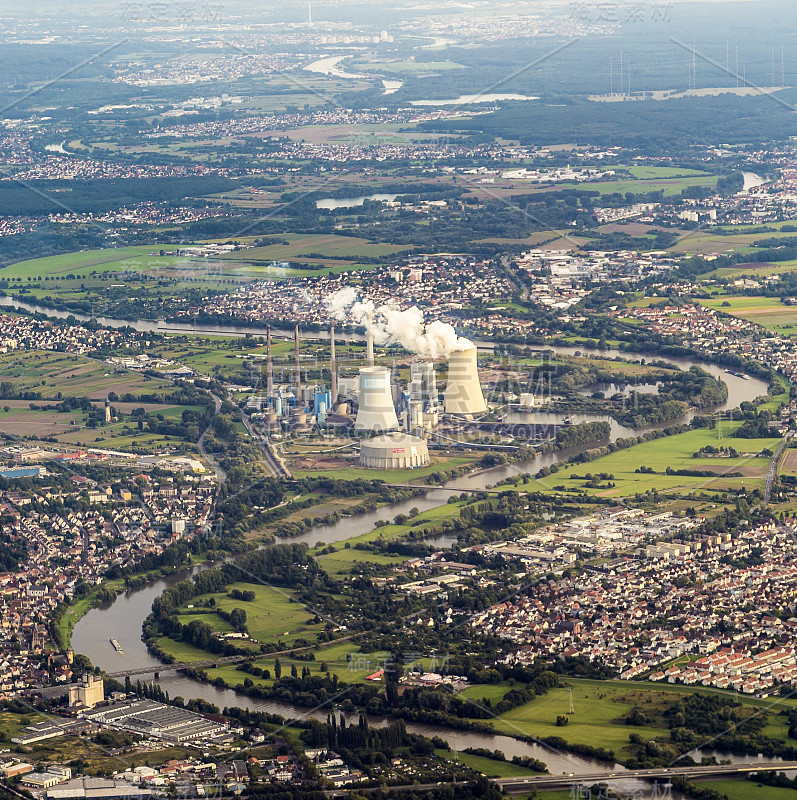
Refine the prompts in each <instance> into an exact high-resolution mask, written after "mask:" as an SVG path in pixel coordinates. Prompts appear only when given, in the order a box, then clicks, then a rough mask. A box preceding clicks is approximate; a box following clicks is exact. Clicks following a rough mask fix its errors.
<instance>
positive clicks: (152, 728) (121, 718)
mask: <svg viewBox="0 0 797 800" xmlns="http://www.w3.org/2000/svg"><path fill="white" fill-rule="evenodd" d="M81 716H82V717H83V718H84V719H87V720H89V721H91V722H95V723H97V724H98V725H100V726H101V727H106V728H111V729H114V730H121V731H131V732H132V733H138V734H140V735H142V736H145V737H147V738H148V739H159V740H161V741H165V742H171V743H173V744H178V743H182V742H205V743H209V744H222V743H224V742H228V741H232V739H233V735H232V733H231V731H230V729H229V728H228V726H227V725H226V724H225V723H223V722H220V721H219V720H218V719H217V718H213V719H210V718H208V717H205V716H203V715H202V714H196V713H195V712H193V711H188V710H187V709H184V708H177V707H175V706H167V705H165V704H164V703H158V702H155V701H154V700H126V701H123V702H120V703H112V704H111V705H108V706H102V707H100V708H96V709H91V710H86V711H83V712H82V713H81Z"/></svg>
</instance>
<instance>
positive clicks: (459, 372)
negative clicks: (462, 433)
mask: <svg viewBox="0 0 797 800" xmlns="http://www.w3.org/2000/svg"><path fill="white" fill-rule="evenodd" d="M443 403H444V407H445V411H446V414H483V413H484V412H485V411H487V403H485V402H484V395H483V394H482V387H481V384H480V383H479V370H478V368H477V365H476V348H475V347H470V348H468V349H467V350H457V351H456V352H455V353H452V354H451V358H450V359H449V361H448V383H447V384H446V393H445V396H444V400H443Z"/></svg>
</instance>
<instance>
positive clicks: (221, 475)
mask: <svg viewBox="0 0 797 800" xmlns="http://www.w3.org/2000/svg"><path fill="white" fill-rule="evenodd" d="M210 396H211V397H212V398H213V404H214V405H215V406H216V410H215V411H214V412H213V413H214V415H215V414H218V413H219V411H220V410H221V398H220V397H216V395H215V394H211V395H210ZM209 430H210V425H208V426H207V428H205V430H204V431H202V435H201V436H200V437H199V441H198V442H197V446H198V447H199V453H200V455H201V456H202V458H204V459H205V461H207V463H208V464H210V468H211V469H212V470H213V472H214V473H215V474H216V480H217V481H218V482H219V484H220V485H221V484H222V483H224V481H226V480H227V473H226V472H225V471H224V470H223V469H222V468H221V467H220V466H219V465H218V462H217V461H216V459H215V458H213V456H212V455H210V453H208V451H207V450H206V449H205V436H206V435H207V433H208V431H209Z"/></svg>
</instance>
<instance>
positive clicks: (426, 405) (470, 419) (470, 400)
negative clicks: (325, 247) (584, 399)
mask: <svg viewBox="0 0 797 800" xmlns="http://www.w3.org/2000/svg"><path fill="white" fill-rule="evenodd" d="M460 341H461V342H462V343H463V344H464V345H467V346H466V347H464V349H460V350H454V351H453V352H452V353H450V354H449V355H448V356H447V358H446V359H445V361H447V367H448V369H447V376H446V380H445V385H444V388H443V390H442V391H441V390H440V389H439V388H438V378H437V366H438V364H440V363H441V362H442V361H443V360H444V359H442V358H441V359H437V360H434V359H431V358H429V357H424V356H418V355H416V356H414V357H413V358H412V360H411V361H410V362H409V365H408V366H409V374H408V375H407V370H406V368H405V369H404V371H403V377H402V370H401V369H398V368H397V367H396V365H395V363H394V364H393V366H392V368H391V367H388V366H383V365H380V364H377V363H376V361H375V357H374V337H373V333H372V332H371V330H370V329H369V330H368V334H367V337H366V346H365V364H364V365H363V364H362V361H361V362H360V365H358V366H356V367H354V369H356V374H346V375H342V374H340V369H339V361H338V358H337V355H336V342H335V328H334V326H333V327H332V328H330V331H329V360H328V362H324V363H321V364H319V362H318V361H317V360H316V361H315V363H314V364H313V365H312V367H310V366H308V365H307V364H306V363H305V364H304V365H303V363H302V357H301V354H300V351H301V348H300V331H299V328H298V326H296V327H295V329H294V334H293V359H292V360H293V363H292V365H291V373H292V374H290V375H289V378H290V380H288V381H285V382H279V381H277V380H275V360H274V357H273V352H272V337H271V331H270V329H269V331H268V333H267V338H266V357H265V367H266V375H265V381H264V384H265V385H264V387H263V388H265V393H263V392H262V389H261V391H260V392H258V393H257V394H254V395H252V396H250V397H249V398H248V399H247V401H246V411H247V413H248V414H249V416H250V419H251V421H252V423H253V425H254V426H255V427H256V428H257V429H259V430H260V431H262V433H263V434H264V435H265V436H269V437H272V438H273V439H275V440H279V439H280V438H281V437H283V436H284V435H287V434H295V433H303V434H307V435H308V436H311V435H312V434H319V435H320V434H324V435H335V434H341V433H344V432H345V433H350V434H353V438H352V440H351V441H350V442H349V448H352V447H353V448H355V449H357V450H359V453H360V456H359V465H360V466H361V467H365V468H371V469H408V468H417V467H424V466H427V465H428V464H429V463H430V459H429V447H428V445H427V439H428V438H429V437H431V436H432V435H434V434H435V432H436V431H439V429H440V427H441V425H443V424H444V423H445V424H447V425H454V426H461V425H467V424H476V423H478V421H479V419H480V418H481V417H483V416H484V415H485V414H487V412H488V406H487V402H486V400H485V396H484V392H483V391H482V386H481V383H480V380H479V372H478V363H477V349H476V347H475V346H473V345H472V344H471V343H470V342H468V341H467V340H464V339H463V340H460ZM282 366H283V372H284V366H285V365H284V364H283V365H282ZM404 366H405V367H406V364H405V365H404ZM303 370H304V374H305V376H308V375H310V374H312V375H313V376H314V377H315V378H316V381H319V379H321V380H323V382H320V381H319V382H314V381H313V380H311V379H309V378H307V377H305V378H304V379H303ZM348 372H349V373H351V372H352V369H351V368H349V369H348ZM327 376H328V380H327ZM283 377H284V376H283ZM441 384H442V382H441Z"/></svg>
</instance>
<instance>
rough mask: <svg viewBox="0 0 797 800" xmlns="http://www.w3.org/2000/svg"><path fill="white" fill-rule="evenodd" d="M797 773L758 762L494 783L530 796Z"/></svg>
mask: <svg viewBox="0 0 797 800" xmlns="http://www.w3.org/2000/svg"><path fill="white" fill-rule="evenodd" d="M792 769H797V761H774V762H757V763H755V764H720V765H717V766H711V767H704V766H696V767H660V768H657V769H635V770H625V771H622V772H593V773H588V774H584V775H535V776H533V777H530V778H496V779H494V781H493V782H494V783H495V784H496V785H497V786H499V787H500V788H501V789H502V790H503V791H505V792H507V793H508V794H521V793H523V792H528V791H529V787H531V786H534V787H536V788H537V789H541V788H547V789H562V788H568V787H570V786H573V785H586V786H591V785H592V784H595V783H606V782H607V781H616V780H621V779H622V780H625V779H631V778H636V779H637V780H639V779H642V780H646V781H659V782H660V783H661V782H662V781H669V780H670V779H672V778H674V777H676V776H679V777H682V778H688V779H690V780H695V779H700V778H714V777H718V776H719V777H722V776H735V775H736V776H738V775H748V774H749V773H751V772H765V771H767V770H774V771H776V772H783V771H784V770H792Z"/></svg>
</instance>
